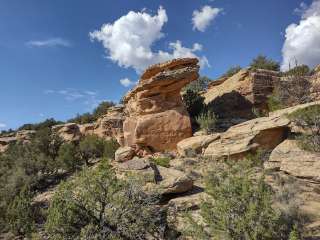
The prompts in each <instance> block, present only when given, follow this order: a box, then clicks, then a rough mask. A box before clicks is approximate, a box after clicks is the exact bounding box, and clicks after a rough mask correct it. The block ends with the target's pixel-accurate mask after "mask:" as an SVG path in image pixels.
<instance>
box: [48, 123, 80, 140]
mask: <svg viewBox="0 0 320 240" xmlns="http://www.w3.org/2000/svg"><path fill="white" fill-rule="evenodd" d="M52 130H53V132H55V133H57V134H58V135H59V136H60V137H61V138H62V139H63V140H64V141H66V142H73V141H79V140H80V138H81V132H80V127H79V125H78V124H76V123H66V124H59V125H55V126H53V127H52Z"/></svg>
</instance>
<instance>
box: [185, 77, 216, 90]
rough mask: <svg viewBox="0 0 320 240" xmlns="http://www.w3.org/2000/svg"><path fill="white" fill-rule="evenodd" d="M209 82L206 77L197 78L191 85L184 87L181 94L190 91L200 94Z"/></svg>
mask: <svg viewBox="0 0 320 240" xmlns="http://www.w3.org/2000/svg"><path fill="white" fill-rule="evenodd" d="M210 81H211V79H210V78H208V77H206V76H202V77H199V78H198V79H197V80H196V81H193V82H191V83H189V84H188V85H186V86H185V87H184V88H183V90H182V92H187V91H188V90H190V91H192V92H196V93H198V92H201V91H204V90H206V89H207V87H208V83H209V82H210Z"/></svg>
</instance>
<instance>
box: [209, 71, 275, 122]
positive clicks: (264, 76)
mask: <svg viewBox="0 0 320 240" xmlns="http://www.w3.org/2000/svg"><path fill="white" fill-rule="evenodd" d="M279 79H280V73H279V72H274V71H269V70H262V69H260V70H250V69H242V70H241V71H239V72H238V73H236V74H235V75H233V76H232V77H230V78H222V79H219V80H217V81H213V83H211V84H210V87H209V89H208V91H207V92H206V93H204V94H203V96H204V98H205V103H207V104H209V105H210V106H211V107H212V108H213V109H214V110H215V111H216V112H217V113H218V115H219V117H221V118H227V119H228V118H243V119H252V118H253V117H254V115H253V112H252V109H256V110H258V111H260V112H263V111H266V110H267V108H268V107H267V100H268V96H269V95H270V94H271V93H272V91H273V88H274V83H275V82H277V81H279Z"/></svg>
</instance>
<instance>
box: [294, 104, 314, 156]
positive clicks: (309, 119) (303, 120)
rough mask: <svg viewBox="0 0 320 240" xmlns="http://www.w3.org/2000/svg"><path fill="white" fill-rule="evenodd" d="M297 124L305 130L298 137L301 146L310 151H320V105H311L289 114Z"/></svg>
mask: <svg viewBox="0 0 320 240" xmlns="http://www.w3.org/2000/svg"><path fill="white" fill-rule="evenodd" d="M289 117H290V119H291V120H292V121H293V122H294V124H295V125H296V126H298V127H299V128H301V129H303V130H304V133H303V134H302V135H301V136H300V137H298V139H299V143H300V146H301V147H302V148H303V149H305V150H308V151H312V152H320V106H318V105H314V106H309V107H307V108H305V109H300V110H297V111H295V112H294V113H292V114H290V115H289Z"/></svg>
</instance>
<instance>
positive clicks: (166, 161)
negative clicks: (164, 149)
mask: <svg viewBox="0 0 320 240" xmlns="http://www.w3.org/2000/svg"><path fill="white" fill-rule="evenodd" d="M170 160H171V159H170V158H168V157H159V158H152V159H151V162H153V163H154V164H156V165H159V166H161V167H166V168H168V167H170Z"/></svg>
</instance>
